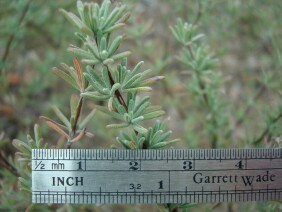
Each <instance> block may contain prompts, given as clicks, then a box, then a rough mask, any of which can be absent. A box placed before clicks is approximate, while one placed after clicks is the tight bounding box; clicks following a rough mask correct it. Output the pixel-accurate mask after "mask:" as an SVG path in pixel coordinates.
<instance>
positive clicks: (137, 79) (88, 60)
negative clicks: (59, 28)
mask: <svg viewBox="0 0 282 212" xmlns="http://www.w3.org/2000/svg"><path fill="white" fill-rule="evenodd" d="M77 10H78V16H77V15H75V14H73V13H71V12H67V11H65V10H64V9H61V12H62V13H63V14H64V15H65V17H66V18H67V19H68V20H69V21H70V23H71V24H72V25H73V26H74V27H75V28H76V30H77V32H76V33H75V35H76V36H77V37H78V39H79V40H80V41H81V42H82V43H83V46H82V47H81V48H80V47H77V46H74V45H70V46H69V48H68V50H69V51H70V52H71V53H73V54H74V55H75V56H77V57H80V59H81V61H82V62H83V63H84V64H86V68H85V71H84V73H83V76H84V77H85V85H86V87H85V89H80V92H81V93H80V98H87V99H89V100H93V101H96V102H101V101H102V102H106V106H104V105H96V108H97V109H98V110H100V111H102V112H104V113H106V114H108V115H109V116H111V117H112V118H114V119H116V120H117V121H118V122H117V123H113V124H109V125H107V127H108V128H128V129H129V130H123V131H121V135H120V136H119V137H117V141H118V142H119V143H121V144H122V145H123V146H124V147H125V148H127V149H147V148H162V147H165V146H167V145H169V144H172V143H174V142H176V141H177V140H171V141H168V140H167V138H168V137H169V135H170V134H171V131H166V130H165V124H164V123H161V122H160V121H156V122H155V124H154V125H153V126H152V127H149V128H147V127H146V126H145V125H144V124H143V123H144V122H143V121H146V120H149V119H154V118H158V117H160V116H162V115H163V114H164V111H163V110H162V109H161V107H159V106H152V105H151V103H150V102H149V100H150V97H149V96H144V97H142V98H141V97H140V95H139V93H140V92H150V91H152V88H151V87H150V85H151V84H153V83H155V82H156V81H158V80H160V79H163V77H162V76H155V77H149V74H150V73H151V72H152V71H151V70H145V71H142V72H141V71H140V70H141V66H142V64H143V62H142V61H141V62H139V63H137V64H136V65H135V67H133V68H132V69H130V68H129V67H128V65H127V57H128V56H129V55H130V52H129V51H124V52H120V51H119V46H120V45H121V42H122V40H123V36H117V35H116V34H115V31H116V30H117V29H119V28H121V27H123V26H124V25H125V22H126V21H127V19H128V18H129V16H130V13H129V12H127V11H126V6H125V5H117V6H115V7H114V8H112V3H111V1H109V0H105V1H103V3H102V4H101V5H100V6H99V5H98V4H97V3H82V2H81V1H77ZM63 78H64V79H65V80H66V81H67V82H68V83H70V80H69V79H70V77H68V78H66V77H63ZM73 81H74V80H73ZM70 84H74V83H70ZM73 87H74V86H73Z"/></svg>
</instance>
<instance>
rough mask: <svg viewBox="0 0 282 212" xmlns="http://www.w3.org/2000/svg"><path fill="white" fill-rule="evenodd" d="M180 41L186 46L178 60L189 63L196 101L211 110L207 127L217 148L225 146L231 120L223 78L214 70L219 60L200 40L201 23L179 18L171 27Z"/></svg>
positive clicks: (188, 69)
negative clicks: (225, 112) (223, 93)
mask: <svg viewBox="0 0 282 212" xmlns="http://www.w3.org/2000/svg"><path fill="white" fill-rule="evenodd" d="M170 29H171V31H172V34H173V35H174V37H175V38H176V40H177V41H178V42H179V43H180V44H181V45H182V47H183V48H182V50H181V51H180V53H179V55H178V56H177V59H178V60H179V61H180V62H181V63H182V64H183V65H184V66H185V69H186V70H187V71H186V72H188V73H189V74H190V76H191V77H190V79H189V80H190V81H189V83H187V84H188V91H189V92H191V91H192V93H193V96H194V98H195V100H196V101H195V102H197V103H198V106H200V108H203V109H204V110H205V111H207V115H206V117H205V121H204V122H203V124H204V129H205V130H206V134H207V137H208V140H209V141H210V144H211V146H212V147H213V148H216V147H218V146H220V145H222V142H221V143H219V141H220V140H222V139H223V137H224V130H223V129H228V127H227V126H228V125H227V119H226V117H225V116H224V115H223V113H222V111H223V110H224V102H222V101H221V98H220V91H221V90H220V86H221V84H222V83H221V82H222V77H221V75H220V73H219V72H217V71H215V70H214V69H215V68H216V66H217V59H215V58H214V56H213V55H212V54H211V52H210V50H209V48H208V47H207V45H206V44H204V43H203V42H200V40H201V39H202V38H203V37H204V34H200V33H198V32H197V24H196V23H194V24H189V23H186V22H183V21H182V19H180V18H179V19H178V20H177V23H176V25H175V26H174V27H170Z"/></svg>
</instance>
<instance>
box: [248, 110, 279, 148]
mask: <svg viewBox="0 0 282 212" xmlns="http://www.w3.org/2000/svg"><path fill="white" fill-rule="evenodd" d="M281 118H282V112H280V113H279V114H278V115H277V116H276V117H275V118H274V119H272V122H271V123H270V124H269V125H267V127H266V128H265V130H264V131H263V132H262V134H261V135H260V136H259V137H258V138H257V139H256V140H255V141H254V142H253V144H255V145H256V144H259V143H260V142H261V141H262V140H263V138H264V137H265V136H267V134H268V133H269V130H270V127H271V125H273V124H275V123H276V122H278V121H279V120H280V119H281Z"/></svg>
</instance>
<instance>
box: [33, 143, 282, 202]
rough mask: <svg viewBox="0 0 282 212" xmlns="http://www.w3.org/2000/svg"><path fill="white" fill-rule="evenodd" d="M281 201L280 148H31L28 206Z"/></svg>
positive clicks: (281, 172)
mask: <svg viewBox="0 0 282 212" xmlns="http://www.w3.org/2000/svg"><path fill="white" fill-rule="evenodd" d="M262 200H282V149H281V148H277V149H166V150H116V149H115V150H98V149H95V150H94V149H91V150H90V149H59V150H55V149H33V150H32V202H33V203H70V204H94V203H102V204H139V203H144V204H153V203H204V202H236V201H262Z"/></svg>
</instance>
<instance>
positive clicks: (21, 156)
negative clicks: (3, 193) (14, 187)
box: [13, 124, 48, 194]
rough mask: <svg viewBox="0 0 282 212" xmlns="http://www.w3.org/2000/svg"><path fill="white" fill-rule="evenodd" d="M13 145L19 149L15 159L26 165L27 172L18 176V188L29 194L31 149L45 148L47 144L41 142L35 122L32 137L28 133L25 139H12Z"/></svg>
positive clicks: (39, 132)
mask: <svg viewBox="0 0 282 212" xmlns="http://www.w3.org/2000/svg"><path fill="white" fill-rule="evenodd" d="M13 145H14V146H15V147H16V148H17V149H18V150H19V152H17V153H16V159H17V161H18V162H19V163H22V164H24V165H25V166H26V167H27V168H26V170H27V173H21V177H19V184H20V189H21V190H22V191H25V192H27V193H28V194H31V154H32V149H47V148H48V145H47V144H46V143H44V142H43V138H42V136H41V130H40V128H39V126H38V125H37V124H35V125H34V139H33V138H32V137H31V136H30V135H27V141H21V140H18V139H14V140H13Z"/></svg>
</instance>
